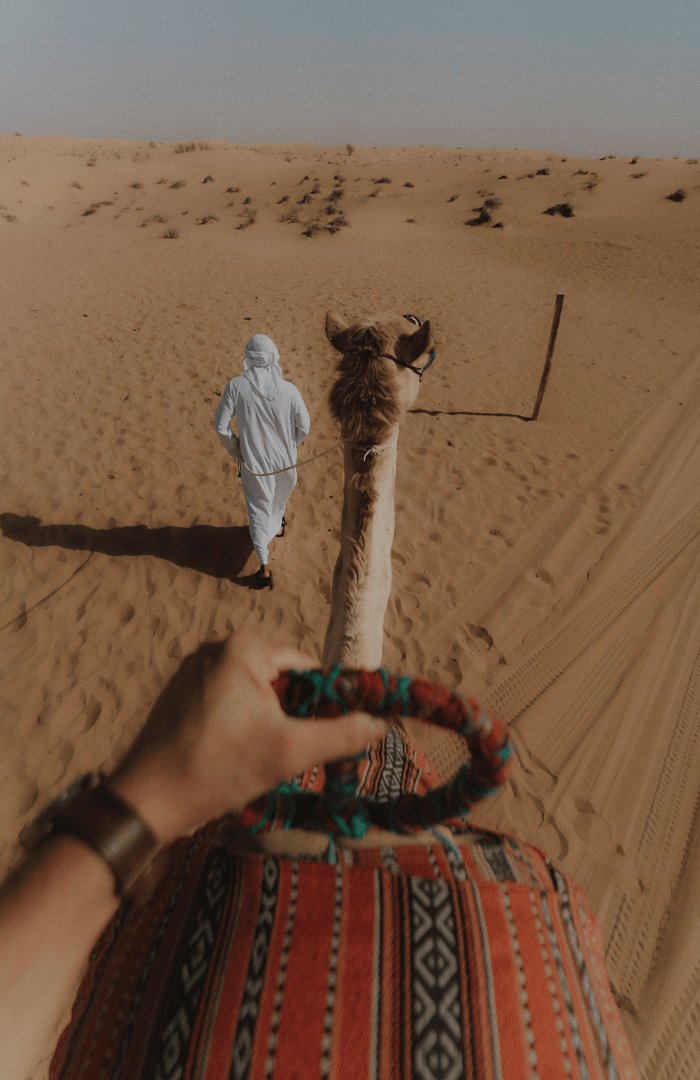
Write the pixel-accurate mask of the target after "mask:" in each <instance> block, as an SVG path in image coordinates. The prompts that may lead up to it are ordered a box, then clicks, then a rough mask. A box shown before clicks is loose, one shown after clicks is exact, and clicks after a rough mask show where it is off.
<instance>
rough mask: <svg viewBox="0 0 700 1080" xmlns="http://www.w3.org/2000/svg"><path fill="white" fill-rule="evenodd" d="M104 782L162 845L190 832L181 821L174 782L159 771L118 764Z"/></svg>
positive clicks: (179, 801) (180, 803)
mask: <svg viewBox="0 0 700 1080" xmlns="http://www.w3.org/2000/svg"><path fill="white" fill-rule="evenodd" d="M107 784H108V785H109V787H110V788H111V789H112V791H113V792H114V793H115V794H116V795H118V796H119V798H120V799H122V800H123V801H124V802H125V803H126V804H127V805H128V806H129V807H130V808H131V809H132V810H133V811H134V812H135V813H136V814H138V816H139V817H140V818H141V819H142V821H143V822H144V823H145V824H146V825H147V826H148V828H149V829H150V830H151V832H152V833H153V835H154V836H155V837H156V839H157V840H159V841H160V842H161V843H162V844H169V843H171V842H172V841H173V840H176V839H177V838H178V837H179V836H182V835H183V834H184V833H186V832H188V831H189V830H188V826H187V824H186V823H185V821H184V820H183V813H182V811H183V809H185V808H183V805H182V800H178V798H177V796H174V795H173V788H174V785H172V784H170V783H168V781H167V780H164V778H163V774H162V772H160V771H159V770H146V769H143V768H141V769H140V768H138V766H133V765H131V766H130V765H120V766H118V767H117V769H115V771H114V772H113V773H112V774H111V775H110V776H108V777H107Z"/></svg>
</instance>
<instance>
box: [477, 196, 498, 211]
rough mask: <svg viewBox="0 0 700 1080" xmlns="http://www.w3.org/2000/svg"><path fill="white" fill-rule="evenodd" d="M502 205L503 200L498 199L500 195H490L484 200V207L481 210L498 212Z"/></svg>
mask: <svg viewBox="0 0 700 1080" xmlns="http://www.w3.org/2000/svg"><path fill="white" fill-rule="evenodd" d="M501 205H502V200H501V199H499V198H498V195H489V196H488V198H486V199H484V205H483V206H482V207H480V208H479V209H481V210H497V209H498V207H499V206H501Z"/></svg>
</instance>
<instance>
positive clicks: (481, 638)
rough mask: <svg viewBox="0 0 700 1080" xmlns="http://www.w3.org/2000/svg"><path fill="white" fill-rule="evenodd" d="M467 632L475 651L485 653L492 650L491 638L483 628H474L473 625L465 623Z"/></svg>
mask: <svg viewBox="0 0 700 1080" xmlns="http://www.w3.org/2000/svg"><path fill="white" fill-rule="evenodd" d="M467 630H468V631H469V633H470V634H471V636H472V638H473V641H474V644H475V645H476V647H477V649H479V650H481V651H482V652H485V651H486V650H487V649H492V648H493V638H492V637H491V635H490V634H489V632H488V630H487V629H486V627H485V626H475V625H474V623H467Z"/></svg>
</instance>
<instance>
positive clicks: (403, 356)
mask: <svg viewBox="0 0 700 1080" xmlns="http://www.w3.org/2000/svg"><path fill="white" fill-rule="evenodd" d="M430 341H431V334H430V320H429V319H426V321H425V322H424V323H423V325H422V326H419V328H418V329H417V330H416V332H415V334H402V335H401V337H400V338H399V340H398V342H397V344H396V355H397V357H398V359H399V360H403V361H404V363H406V364H412V363H414V361H416V360H417V359H418V357H419V356H422V355H423V353H426V352H427V351H428V347H429V345H430Z"/></svg>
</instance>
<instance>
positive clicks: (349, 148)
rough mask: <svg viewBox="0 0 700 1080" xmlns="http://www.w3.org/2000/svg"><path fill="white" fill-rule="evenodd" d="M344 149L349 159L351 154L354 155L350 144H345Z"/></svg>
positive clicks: (353, 148)
mask: <svg viewBox="0 0 700 1080" xmlns="http://www.w3.org/2000/svg"><path fill="white" fill-rule="evenodd" d="M345 149H346V151H347V155H348V157H350V155H351V154H354V153H355V147H354V146H353V145H352V143H346V144H345Z"/></svg>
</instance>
